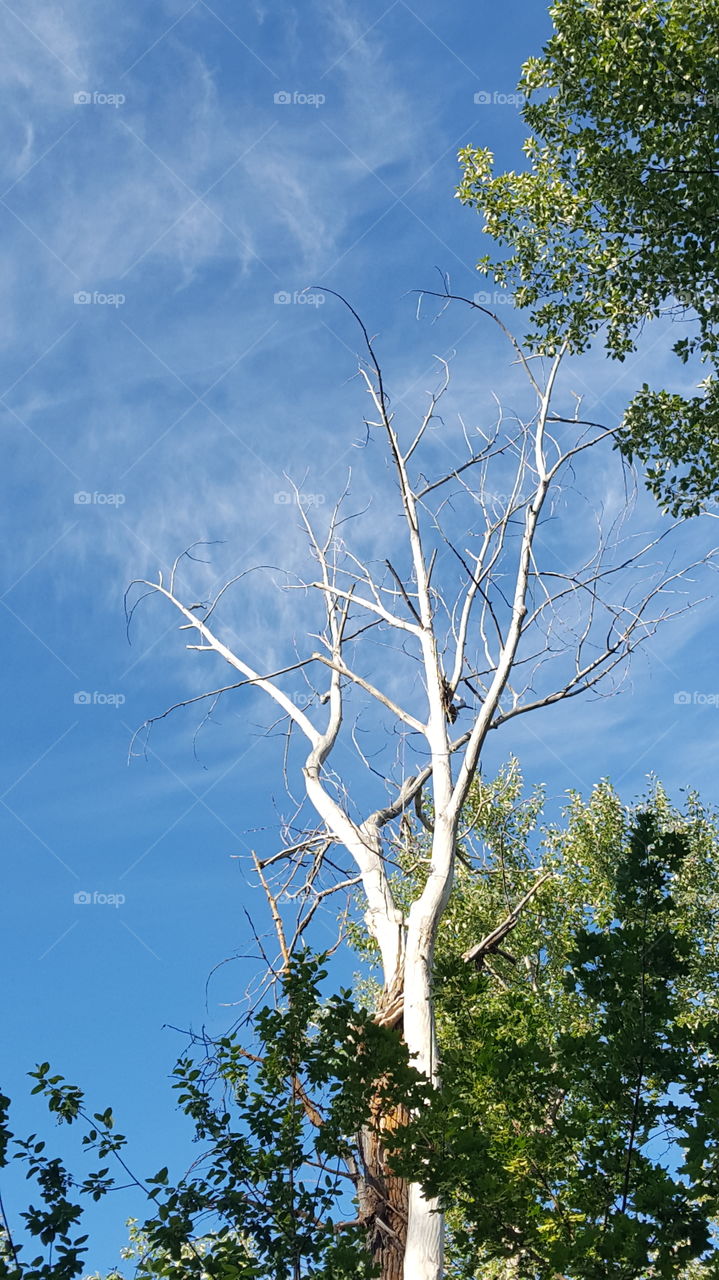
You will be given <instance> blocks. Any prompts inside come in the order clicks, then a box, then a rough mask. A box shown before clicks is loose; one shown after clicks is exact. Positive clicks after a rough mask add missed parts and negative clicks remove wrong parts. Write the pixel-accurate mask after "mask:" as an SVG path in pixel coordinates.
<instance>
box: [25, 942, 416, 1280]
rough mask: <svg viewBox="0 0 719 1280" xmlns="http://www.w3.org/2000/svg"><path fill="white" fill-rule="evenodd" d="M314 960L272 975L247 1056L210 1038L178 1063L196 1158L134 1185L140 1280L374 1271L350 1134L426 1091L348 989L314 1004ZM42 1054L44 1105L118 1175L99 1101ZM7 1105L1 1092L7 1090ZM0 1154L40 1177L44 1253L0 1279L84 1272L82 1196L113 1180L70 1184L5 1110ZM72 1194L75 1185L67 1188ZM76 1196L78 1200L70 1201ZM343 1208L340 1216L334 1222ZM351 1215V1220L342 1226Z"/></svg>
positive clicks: (33, 1213) (115, 1143) (235, 1043)
mask: <svg viewBox="0 0 719 1280" xmlns="http://www.w3.org/2000/svg"><path fill="white" fill-rule="evenodd" d="M322 959H323V958H322V957H315V956H311V955H309V954H305V955H300V956H298V957H297V958H296V959H295V961H294V962H293V965H292V967H291V969H290V971H289V973H288V974H287V976H286V978H285V979H284V981H283V984H282V1001H281V1004H280V1005H279V1007H277V1008H271V1007H267V1008H264V1009H262V1010H260V1012H259V1013H258V1014H257V1016H256V1018H255V1032H256V1043H255V1045H254V1051H253V1052H250V1051H248V1050H247V1049H246V1048H244V1047H243V1046H242V1045H241V1044H240V1042H239V1040H238V1039H237V1038H236V1037H225V1038H222V1039H220V1040H219V1041H217V1042H216V1043H215V1044H214V1045H211V1046H208V1047H209V1048H210V1049H211V1053H210V1054H209V1056H207V1057H206V1058H205V1059H204V1060H203V1061H202V1062H201V1063H200V1064H198V1063H197V1062H195V1061H194V1060H193V1059H192V1058H191V1057H189V1056H185V1057H183V1058H181V1059H180V1061H179V1062H178V1063H177V1066H176V1068H175V1084H174V1088H175V1089H176V1090H177V1094H178V1100H179V1103H180V1106H181V1108H182V1110H183V1111H184V1112H185V1114H186V1115H187V1116H189V1117H190V1119H191V1120H192V1122H193V1125H194V1130H195V1138H196V1140H197V1141H198V1142H200V1143H201V1144H202V1149H203V1152H204V1154H203V1155H202V1156H201V1157H200V1158H199V1159H196V1160H195V1161H194V1162H193V1166H192V1169H191V1171H190V1173H188V1174H187V1175H186V1176H185V1177H183V1178H180V1179H179V1180H178V1181H176V1182H173V1180H172V1179H171V1178H170V1176H169V1172H168V1170H167V1169H166V1168H165V1169H161V1170H160V1171H159V1172H158V1173H157V1174H155V1176H154V1177H152V1178H148V1179H146V1180H145V1181H144V1182H140V1180H139V1179H134V1181H135V1183H136V1185H137V1187H138V1189H141V1190H142V1192H143V1193H144V1194H145V1195H146V1197H147V1199H148V1200H149V1202H150V1210H151V1212H150V1216H149V1217H148V1218H147V1219H146V1221H145V1222H144V1223H143V1224H142V1226H141V1227H137V1226H136V1225H135V1226H134V1227H133V1231H132V1237H131V1239H132V1248H131V1249H130V1252H129V1254H128V1257H130V1258H132V1260H133V1262H134V1264H135V1266H134V1275H135V1276H136V1277H138V1278H139V1280H157V1278H158V1277H164V1278H166V1280H189V1278H191V1277H193V1276H194V1277H197V1280H257V1278H258V1277H262V1278H263V1280H287V1278H288V1277H290V1276H292V1277H294V1276H298V1277H299V1276H303V1275H308V1274H311V1275H312V1276H313V1277H316V1280H341V1277H345V1276H346V1277H359V1278H360V1280H361V1277H367V1278H369V1277H370V1276H372V1275H374V1274H375V1271H374V1267H373V1261H372V1256H371V1253H370V1251H369V1250H368V1248H367V1242H366V1236H365V1230H364V1228H363V1227H362V1225H361V1224H360V1223H359V1222H358V1221H356V1218H355V1212H354V1211H353V1194H354V1185H353V1182H352V1180H351V1178H349V1177H348V1174H347V1166H348V1165H349V1168H350V1169H351V1168H352V1167H353V1162H354V1163H355V1164H358V1163H359V1157H358V1153H357V1149H356V1136H355V1135H356V1134H357V1133H358V1131H359V1130H360V1129H361V1128H362V1126H364V1125H368V1124H369V1125H371V1124H372V1123H373V1120H372V1116H373V1115H374V1117H375V1120H376V1121H378V1120H379V1117H380V1116H381V1115H383V1114H384V1112H385V1111H392V1110H393V1109H394V1108H395V1107H397V1106H398V1105H399V1104H400V1103H402V1104H404V1105H408V1106H411V1107H417V1108H422V1107H424V1106H425V1104H426V1101H427V1100H428V1098H429V1096H430V1090H429V1088H428V1086H427V1085H426V1083H425V1082H424V1081H423V1079H422V1078H421V1077H420V1076H419V1074H418V1073H417V1072H416V1071H415V1070H414V1069H413V1068H412V1067H411V1066H410V1064H409V1062H408V1057H407V1052H406V1049H405V1047H404V1046H403V1044H402V1042H401V1040H400V1038H399V1037H398V1035H397V1034H396V1033H395V1032H393V1031H390V1030H388V1029H386V1028H382V1027H379V1026H377V1025H376V1024H375V1023H374V1022H373V1021H372V1020H371V1018H370V1016H369V1014H367V1013H366V1012H365V1011H363V1010H361V1009H358V1008H357V1007H356V1006H355V1003H354V1001H353V1000H352V997H351V994H350V993H349V992H346V991H345V992H341V993H340V994H339V995H336V996H333V997H331V998H330V999H327V1000H324V999H322V997H321V985H322V983H323V981H324V979H325V978H326V972H325V970H324V969H323V967H322ZM49 1070H50V1068H49V1066H48V1064H47V1063H44V1064H42V1066H40V1067H39V1068H38V1069H37V1070H36V1071H35V1072H33V1073H31V1074H32V1076H33V1078H34V1079H36V1080H37V1084H36V1086H35V1088H34V1090H33V1092H41V1093H42V1094H43V1095H44V1097H45V1099H46V1101H47V1103H48V1106H49V1109H50V1111H51V1112H53V1113H54V1114H56V1115H57V1116H58V1118H59V1119H60V1120H61V1121H64V1122H66V1123H68V1124H73V1123H75V1122H76V1121H77V1120H81V1121H84V1122H85V1124H86V1126H87V1130H88V1131H87V1133H86V1134H85V1136H84V1137H83V1144H84V1145H85V1146H86V1147H87V1148H88V1149H90V1150H93V1151H96V1152H97V1154H98V1155H99V1157H100V1158H101V1159H104V1158H105V1157H106V1156H107V1155H114V1156H115V1157H116V1158H117V1159H119V1160H120V1162H121V1164H122V1167H123V1170H124V1171H126V1172H129V1171H128V1170H127V1165H126V1164H125V1162H124V1159H123V1157H122V1156H121V1155H120V1151H121V1149H122V1147H123V1145H124V1142H125V1140H124V1138H122V1137H121V1136H118V1135H115V1134H114V1132H113V1117H112V1113H111V1112H110V1111H109V1110H108V1111H106V1112H104V1113H98V1114H96V1115H94V1116H89V1115H87V1113H86V1112H85V1110H84V1100H83V1096H82V1094H81V1093H80V1091H79V1090H77V1089H75V1088H74V1087H72V1086H69V1085H67V1084H66V1082H65V1081H64V1080H63V1079H62V1077H60V1076H57V1075H55V1076H50V1075H49ZM3 1101H4V1103H5V1104H7V1100H6V1099H4V1100H3ZM0 1144H1V1145H0V1152H3V1153H4V1154H3V1163H6V1162H7V1159H8V1157H9V1152H10V1146H11V1144H12V1145H14V1148H15V1150H14V1158H15V1159H19V1160H22V1161H24V1162H25V1163H26V1165H27V1167H28V1177H33V1178H35V1179H36V1181H37V1182H38V1184H39V1188H40V1192H41V1195H42V1197H43V1200H44V1202H45V1207H44V1208H43V1209H42V1210H37V1209H34V1208H32V1207H31V1208H30V1210H29V1211H28V1212H26V1213H23V1214H22V1215H21V1216H22V1218H23V1219H24V1224H25V1230H26V1233H27V1234H28V1235H29V1236H30V1237H31V1238H36V1239H38V1240H39V1242H40V1244H41V1245H43V1246H45V1247H46V1250H47V1256H45V1257H42V1256H40V1257H37V1258H33V1259H32V1261H25V1260H24V1250H23V1249H21V1248H20V1247H19V1246H18V1245H16V1244H12V1245H11V1247H10V1250H9V1253H8V1252H7V1251H6V1258H5V1261H4V1262H2V1261H1V1260H0V1274H4V1275H5V1276H6V1277H7V1280H74V1277H76V1276H77V1275H79V1274H80V1272H81V1271H82V1269H83V1261H82V1260H83V1256H84V1254H85V1252H86V1240H87V1237H86V1236H77V1237H73V1235H72V1232H73V1230H74V1228H75V1226H76V1224H77V1222H78V1220H79V1218H80V1216H81V1212H82V1209H81V1204H80V1201H79V1199H78V1197H82V1196H83V1195H84V1196H88V1195H89V1196H91V1197H92V1198H93V1199H99V1198H100V1197H101V1196H103V1195H105V1194H106V1193H107V1192H108V1191H109V1190H110V1189H111V1187H112V1183H113V1180H112V1179H111V1178H109V1177H108V1176H107V1175H108V1170H107V1168H102V1169H100V1170H98V1171H97V1172H95V1173H93V1174H91V1175H90V1176H89V1177H88V1178H86V1179H85V1180H84V1181H83V1182H81V1183H76V1182H75V1181H74V1180H73V1178H72V1177H71V1176H70V1175H69V1174H68V1173H67V1171H66V1170H65V1169H64V1167H63V1166H62V1164H61V1162H60V1161H59V1160H49V1159H48V1158H47V1157H45V1156H44V1155H43V1154H42V1149H43V1146H44V1144H43V1143H37V1144H36V1143H35V1139H34V1135H33V1136H32V1137H31V1138H30V1139H28V1140H26V1141H20V1140H18V1139H12V1135H11V1134H10V1131H9V1128H8V1124H7V1110H6V1109H5V1110H4V1111H3V1113H2V1116H1V1117H0ZM71 1192H76V1193H77V1195H76V1196H75V1195H74V1196H73V1198H70V1196H71ZM76 1200H77V1202H76ZM343 1218H348V1219H349V1220H348V1221H342V1219H343ZM353 1219H355V1220H354V1221H353Z"/></svg>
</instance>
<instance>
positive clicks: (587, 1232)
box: [422, 767, 719, 1280]
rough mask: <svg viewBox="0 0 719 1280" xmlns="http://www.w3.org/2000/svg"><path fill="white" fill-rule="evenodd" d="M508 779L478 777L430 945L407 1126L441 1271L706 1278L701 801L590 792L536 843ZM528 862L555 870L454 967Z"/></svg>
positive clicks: (707, 871)
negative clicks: (466, 844)
mask: <svg viewBox="0 0 719 1280" xmlns="http://www.w3.org/2000/svg"><path fill="white" fill-rule="evenodd" d="M520 784H521V780H520V779H519V775H518V773H517V771H516V768H514V767H512V769H510V770H509V771H505V773H504V774H503V776H502V777H500V779H499V780H498V782H496V783H494V784H492V785H491V786H489V787H482V786H480V787H478V788H477V791H476V793H475V797H474V803H475V814H474V818H475V831H474V843H475V844H476V845H478V846H479V848H478V850H477V851H475V852H474V853H473V852H471V851H470V850H468V849H467V848H465V850H464V852H465V857H466V858H467V861H468V863H469V865H463V866H462V869H461V870H460V872H459V880H460V893H459V894H458V896H457V898H456V899H455V902H454V903H453V906H452V907H451V908H450V913H449V915H448V917H447V920H446V922H443V926H442V931H441V932H440V937H439V939H438V958H437V1003H438V1008H439V1016H440V1027H439V1037H440V1047H441V1053H442V1057H443V1090H442V1093H441V1095H439V1096H438V1098H437V1100H436V1103H435V1107H434V1108H433V1109H432V1111H431V1114H428V1115H427V1116H426V1117H424V1118H423V1120H422V1123H423V1125H424V1142H425V1144H426V1146H427V1148H428V1149H434V1150H435V1151H436V1152H437V1153H440V1158H439V1159H437V1160H436V1162H435V1163H433V1162H432V1160H430V1162H429V1165H430V1167H431V1170H432V1171H431V1173H430V1175H429V1177H428V1179H427V1185H428V1187H429V1189H430V1190H432V1191H433V1192H435V1193H438V1194H440V1195H441V1196H442V1197H443V1199H444V1201H445V1203H446V1204H447V1207H448V1209H449V1211H450V1223H451V1227H452V1230H451V1238H450V1246H451V1247H450V1257H451V1266H450V1272H449V1273H450V1274H451V1275H452V1276H453V1277H474V1276H476V1275H482V1276H484V1275H485V1274H486V1275H487V1276H490V1275H497V1276H498V1277H499V1276H504V1275H505V1274H506V1276H507V1277H508V1280H509V1277H510V1276H511V1277H516V1278H517V1280H554V1278H555V1277H556V1276H562V1277H565V1278H566V1280H600V1278H601V1280H604V1278H605V1277H607V1276H612V1277H614V1276H616V1277H618V1280H649V1277H679V1276H683V1277H686V1276H688V1275H690V1274H692V1273H691V1272H687V1270H686V1268H687V1266H688V1264H689V1263H690V1262H692V1260H696V1259H699V1258H702V1257H704V1255H710V1256H711V1259H712V1261H711V1263H709V1262H708V1261H707V1260H706V1258H705V1260H704V1263H703V1269H702V1270H700V1271H697V1272H696V1274H697V1275H704V1274H706V1275H709V1274H715V1270H714V1269H717V1270H719V1253H717V1252H715V1249H714V1244H713V1240H712V1222H713V1220H714V1219H715V1218H716V1216H717V1211H718V1210H719V1060H718V1058H717V1050H718V1049H719V1010H718V1008H717V986H718V980H719V877H718V875H717V872H718V870H719V868H718V867H717V857H718V841H717V830H716V826H715V824H714V823H713V821H712V820H711V819H710V818H709V816H708V815H707V814H706V813H705V812H704V811H703V809H702V808H701V805H700V804H699V802H698V801H697V799H696V797H693V796H692V797H690V798H689V800H688V803H687V807H686V813H685V814H684V815H681V814H679V813H677V812H675V811H674V810H673V809H672V807H671V806H670V805H669V803H668V801H667V799H666V796H665V795H664V793H663V792H662V791H661V789H660V788H658V787H656V788H654V790H653V791H652V793H651V795H650V797H649V798H648V800H647V801H646V803H645V804H644V805H643V806H642V807H641V808H640V809H639V810H636V811H628V810H625V809H624V808H623V807H622V805H621V803H620V801H619V799H618V797H617V796H616V794H615V793H614V792H613V791H612V789H611V787H609V786H608V785H607V784H602V785H601V786H599V787H597V788H596V790H595V792H594V793H593V795H592V797H591V799H590V801H589V802H588V803H587V804H584V803H583V802H582V801H581V799H580V798H579V797H578V796H574V797H573V798H572V801H571V804H570V808H569V811H568V815H567V823H566V826H565V827H563V828H561V829H556V830H550V831H549V832H546V833H545V834H544V836H543V839H542V841H541V843H539V844H537V842H536V841H535V851H534V855H532V853H531V852H530V849H529V847H528V844H527V840H526V838H525V834H526V835H528V834H529V829H528V827H527V826H526V821H525V825H524V828H523V827H522V823H521V822H520V823H519V824H518V825H517V824H516V822H515V825H514V829H512V827H511V825H510V827H509V828H508V827H507V825H506V823H505V820H504V817H505V816H506V808H505V815H503V813H502V806H503V805H504V806H508V805H510V806H513V808H514V811H515V813H516V812H519V814H520V815H521V814H523V815H524V818H525V820H528V819H529V817H530V813H531V811H532V804H533V803H535V802H536V798H535V801H531V800H530V801H529V802H524V804H523V805H520V807H519V810H517V804H518V787H519V786H520ZM498 798H499V803H497V800H498ZM538 858H541V862H542V865H543V867H544V868H545V869H548V870H551V871H552V872H553V874H552V876H551V878H550V879H549V880H548V881H547V882H546V883H545V884H544V885H543V886H542V888H541V889H540V890H539V892H538V894H537V897H536V899H535V900H534V905H528V906H527V908H526V910H525V911H524V913H523V914H522V916H521V918H520V920H519V923H518V924H517V926H516V928H515V929H514V930H513V931H512V932H511V933H509V934H508V935H507V938H506V940H504V941H503V942H502V943H501V949H500V951H497V952H496V953H494V954H490V955H488V956H487V957H486V958H485V960H484V961H483V963H482V967H481V969H480V970H479V971H475V972H473V973H471V974H469V975H468V973H467V965H466V963H465V962H464V961H463V960H462V958H461V956H462V952H463V951H464V950H465V949H466V948H467V947H469V945H470V944H471V943H473V942H477V941H478V940H479V939H480V938H481V937H482V936H485V935H486V934H487V933H488V932H489V931H490V930H491V929H492V928H494V927H495V926H496V924H497V922H498V921H500V920H501V919H502V918H503V917H506V916H507V914H508V911H509V909H510V908H511V907H512V906H513V905H514V904H515V903H516V902H517V901H518V900H519V899H520V898H521V897H522V896H523V894H524V893H525V892H526V890H527V888H528V886H529V885H530V884H531V882H532V880H533V879H534V875H535V872H534V869H533V868H534V865H535V864H536V861H537V859H538ZM510 1262H511V1265H510ZM507 1266H509V1270H506V1268H507ZM708 1267H711V1268H712V1269H710V1270H706V1269H704V1268H708Z"/></svg>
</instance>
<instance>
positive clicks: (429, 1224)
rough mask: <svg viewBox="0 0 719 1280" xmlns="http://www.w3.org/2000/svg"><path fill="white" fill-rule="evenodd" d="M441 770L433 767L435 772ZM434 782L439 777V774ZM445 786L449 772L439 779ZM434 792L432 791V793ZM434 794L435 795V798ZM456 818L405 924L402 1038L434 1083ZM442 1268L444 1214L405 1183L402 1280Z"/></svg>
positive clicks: (437, 846) (442, 826)
mask: <svg viewBox="0 0 719 1280" xmlns="http://www.w3.org/2000/svg"><path fill="white" fill-rule="evenodd" d="M443 772H444V770H442V768H441V767H440V768H438V770H437V773H438V774H439V775H441V774H442V773H443ZM437 781H440V779H439V778H438V779H437ZM443 781H444V782H445V787H442V785H441V783H440V786H439V787H438V788H437V790H438V791H440V793H441V792H444V796H443V798H446V795H447V789H446V784H447V782H448V781H449V778H448V776H447V777H446V778H444V779H443ZM436 794H437V792H435V795H436ZM437 798H439V797H437ZM455 825H456V824H455V823H454V822H452V821H448V820H447V819H446V818H445V817H444V814H443V813H441V812H436V813H435V829H434V837H433V841H432V864H431V870H430V875H429V878H428V880H427V884H426V885H425V888H424V891H423V892H422V894H421V896H420V897H419V899H418V900H417V901H416V902H414V903H413V904H412V907H411V908H410V913H409V919H408V923H407V941H406V950H405V966H404V1038H405V1041H406V1044H407V1048H408V1049H409V1052H410V1055H411V1058H412V1061H413V1064H414V1065H415V1066H416V1067H417V1068H418V1070H420V1071H422V1072H424V1074H425V1075H426V1076H428V1077H429V1078H430V1079H431V1080H432V1082H433V1083H435V1084H436V1083H438V1080H439V1060H438V1054H437V1038H436V1033H435V1010H434V996H433V991H432V968H433V953H434V938H435V933H436V930H437V924H438V922H439V919H440V917H441V915H442V912H443V911H444V908H445V905H446V903H447V900H448V898H449V894H450V892H451V888H452V877H453V870H454V847H455V838H456V831H455ZM443 1271H444V1217H443V1215H442V1214H441V1213H440V1212H439V1206H438V1202H437V1201H436V1200H434V1199H432V1200H430V1199H427V1198H426V1197H425V1196H424V1195H423V1194H422V1191H421V1189H420V1187H419V1186H417V1185H416V1184H412V1185H410V1188H409V1204H408V1220H407V1245H406V1250H405V1259H404V1280H441V1277H442V1275H443Z"/></svg>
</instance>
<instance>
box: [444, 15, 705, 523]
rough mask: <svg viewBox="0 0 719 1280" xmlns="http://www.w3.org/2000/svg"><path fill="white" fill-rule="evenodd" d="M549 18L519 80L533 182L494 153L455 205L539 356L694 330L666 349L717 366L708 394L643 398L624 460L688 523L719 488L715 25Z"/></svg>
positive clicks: (622, 352)
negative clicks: (479, 231)
mask: <svg viewBox="0 0 719 1280" xmlns="http://www.w3.org/2000/svg"><path fill="white" fill-rule="evenodd" d="M550 12H551V16H552V20H553V24H554V32H553V35H552V37H551V39H550V40H549V42H548V43H547V45H546V47H545V49H544V51H543V54H542V56H541V57H537V58H530V59H529V60H528V61H527V62H526V63H525V65H524V67H523V72H522V79H521V81H520V88H521V90H522V91H523V92H524V94H525V95H526V102H525V106H524V108H523V115H524V119H525V122H526V124H527V126H528V128H529V130H530V135H529V137H528V138H527V141H526V143H525V147H524V150H525V153H526V156H527V161H528V168H527V170H526V171H525V172H522V173H513V172H508V173H502V174H498V175H495V174H494V173H493V168H492V164H493V158H492V155H491V153H490V152H489V151H487V150H486V149H477V148H473V147H467V148H465V149H464V150H463V151H461V152H460V160H461V162H462V164H463V170H464V171H463V177H462V182H461V185H460V187H459V191H458V195H459V198H460V199H461V200H462V201H463V202H464V203H465V204H467V205H469V206H471V207H474V208H476V209H478V210H479V211H480V212H481V214H482V216H483V219H484V230H485V231H486V232H487V233H488V234H489V235H490V236H491V237H492V239H493V240H494V242H495V246H496V247H497V248H498V249H499V256H498V257H495V258H493V257H492V256H490V255H487V256H485V257H483V258H482V259H481V261H480V263H479V269H480V270H481V271H482V272H483V273H484V274H486V275H491V276H493V277H494V279H495V280H496V281H497V282H498V283H499V284H501V285H502V286H503V287H506V288H510V289H512V290H513V291H514V293H515V299H516V302H517V304H518V306H520V307H525V308H527V309H528V312H529V316H530V324H531V330H530V333H529V334H528V340H529V341H530V342H531V343H532V344H533V345H534V346H535V348H537V349H539V350H542V351H545V352H553V351H556V350H557V349H558V348H559V346H560V345H561V344H562V343H563V342H564V341H567V342H568V343H569V345H570V347H571V348H572V349H573V350H575V351H582V350H584V349H585V348H586V346H587V345H588V343H589V341H590V339H591V338H592V337H593V335H595V334H596V333H598V332H599V331H600V330H602V331H603V334H604V340H605V343H606V348H607V350H608V352H609V353H610V354H611V355H612V356H614V357H615V358H617V359H620V360H623V359H624V358H625V357H626V355H627V354H628V353H629V352H630V351H632V350H634V348H635V345H636V340H637V335H638V333H639V332H640V331H641V329H642V327H643V325H644V322H645V321H646V320H648V319H651V318H652V317H654V316H656V315H657V314H659V313H660V312H662V311H666V310H669V311H670V312H671V313H672V314H673V315H675V316H676V317H677V318H679V319H681V320H683V321H685V320H687V318H689V319H691V321H692V322H693V323H692V327H691V328H690V329H688V330H687V329H683V331H682V332H683V336H682V338H681V339H680V340H678V341H677V343H676V344H675V348H674V349H675V351H676V353H677V355H678V356H679V358H680V360H682V361H687V360H688V359H689V357H690V355H692V354H693V353H696V354H698V355H699V356H700V358H701V359H702V360H703V361H706V362H707V363H708V364H709V367H710V374H709V377H708V378H707V379H706V380H705V381H704V382H703V383H702V384H701V386H700V388H699V392H700V394H698V395H696V396H689V397H685V396H678V395H673V396H668V395H667V393H666V392H665V391H662V390H659V391H652V390H650V389H649V388H648V387H644V388H643V390H642V392H641V394H640V395H639V396H637V397H636V398H635V399H634V401H633V402H632V406H631V410H630V412H629V414H628V415H627V417H626V418H625V420H624V422H623V424H622V428H621V431H620V433H619V444H620V447H621V448H622V450H623V451H624V452H625V453H626V454H628V455H629V456H636V457H638V458H639V459H640V460H641V461H642V462H643V463H645V464H646V466H647V468H648V483H649V486H650V488H651V489H652V491H653V492H654V493H655V495H656V496H657V498H658V499H659V500H660V502H661V503H662V505H663V506H665V507H667V508H670V509H672V510H673V511H674V513H675V514H679V513H684V514H688V515H691V514H695V513H696V511H697V510H698V509H699V508H700V505H701V503H702V501H704V500H706V499H708V498H711V497H712V496H713V495H715V494H716V491H717V487H718V486H719V390H718V384H717V372H716V371H717V359H718V353H719V239H718V238H717V230H718V226H719V223H718V215H717V204H716V184H717V178H718V177H719V151H718V140H719V60H718V59H717V56H716V52H717V48H718V47H719V9H718V8H717V4H716V0H556V3H555V4H553V5H552V7H551V11H550ZM687 428H688V430H687ZM683 432H684V434H682V433H683ZM681 464H686V468H684V467H683V466H682V465H681Z"/></svg>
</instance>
